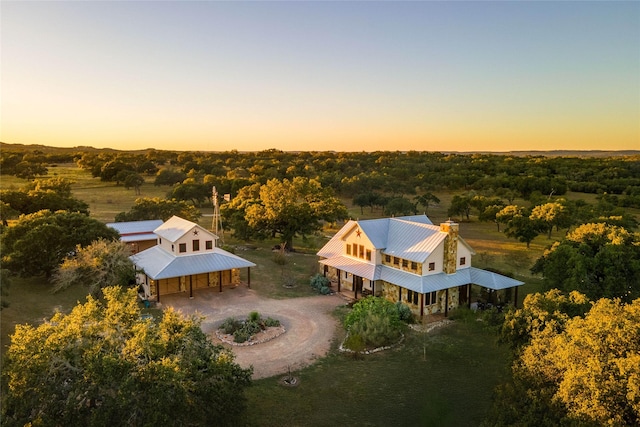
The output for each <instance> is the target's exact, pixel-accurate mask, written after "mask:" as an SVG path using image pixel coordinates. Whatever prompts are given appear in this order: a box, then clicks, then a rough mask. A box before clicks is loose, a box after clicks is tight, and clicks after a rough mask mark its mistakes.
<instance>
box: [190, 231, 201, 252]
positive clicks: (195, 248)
mask: <svg viewBox="0 0 640 427" xmlns="http://www.w3.org/2000/svg"><path fill="white" fill-rule="evenodd" d="M196 231H198V230H196ZM192 242H193V251H194V252H196V251H199V250H200V240H193V241H192Z"/></svg>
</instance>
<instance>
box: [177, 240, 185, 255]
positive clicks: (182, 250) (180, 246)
mask: <svg viewBox="0 0 640 427" xmlns="http://www.w3.org/2000/svg"><path fill="white" fill-rule="evenodd" d="M178 252H180V253H181V254H183V253H185V252H187V244H186V243H180V244H178Z"/></svg>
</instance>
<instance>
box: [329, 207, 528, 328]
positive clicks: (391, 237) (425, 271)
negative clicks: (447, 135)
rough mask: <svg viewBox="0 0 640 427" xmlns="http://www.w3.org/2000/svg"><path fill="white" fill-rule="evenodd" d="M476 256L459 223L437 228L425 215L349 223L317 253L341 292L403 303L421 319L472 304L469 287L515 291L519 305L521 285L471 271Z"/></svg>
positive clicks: (500, 277) (492, 273) (515, 281)
mask: <svg viewBox="0 0 640 427" xmlns="http://www.w3.org/2000/svg"><path fill="white" fill-rule="evenodd" d="M474 254H475V252H474V251H473V249H472V248H471V247H470V246H469V245H468V244H467V243H466V242H465V241H464V239H462V238H461V237H460V236H459V225H458V224H457V223H455V222H452V221H446V222H444V223H442V224H440V225H439V226H436V225H433V223H432V222H431V220H430V219H429V218H428V217H427V216H426V215H414V216H406V217H397V218H380V219H372V220H362V221H356V220H350V221H348V222H347V223H346V224H345V225H344V226H343V227H342V228H341V229H340V230H339V231H338V232H337V233H336V234H335V235H334V236H333V237H332V238H331V239H330V240H329V242H327V244H326V245H325V246H324V247H323V248H322V249H320V251H318V253H317V255H318V256H319V257H320V260H319V263H320V265H321V266H322V270H321V271H322V272H323V274H324V276H325V277H327V278H329V279H331V281H332V282H333V283H336V282H337V287H338V291H339V292H340V291H341V290H343V289H344V290H348V291H351V292H353V293H354V296H355V298H356V299H358V298H359V297H361V296H365V295H369V294H371V295H376V296H384V297H385V298H387V299H388V300H390V301H392V302H396V301H402V302H403V303H405V304H407V305H408V306H409V307H410V308H411V310H412V312H413V313H414V314H416V315H419V316H423V315H425V314H434V313H444V314H445V315H447V314H448V312H449V310H450V309H452V308H455V307H458V306H459V305H463V304H465V305H469V306H470V305H471V286H472V285H478V286H481V287H484V288H486V289H488V290H490V291H499V290H503V289H508V288H514V289H515V297H514V298H513V300H514V301H517V289H518V286H521V285H523V284H524V282H521V281H519V280H515V279H512V278H509V277H506V276H503V275H501V274H497V273H494V272H490V271H486V270H482V269H479V268H475V267H472V266H471V257H472V256H473V255H474Z"/></svg>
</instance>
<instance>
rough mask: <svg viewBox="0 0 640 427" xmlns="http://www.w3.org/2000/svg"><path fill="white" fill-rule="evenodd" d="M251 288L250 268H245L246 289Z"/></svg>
mask: <svg viewBox="0 0 640 427" xmlns="http://www.w3.org/2000/svg"><path fill="white" fill-rule="evenodd" d="M250 287H251V267H247V288H250Z"/></svg>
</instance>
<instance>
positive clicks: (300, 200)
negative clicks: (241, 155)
mask: <svg viewBox="0 0 640 427" xmlns="http://www.w3.org/2000/svg"><path fill="white" fill-rule="evenodd" d="M221 210H222V212H223V215H224V216H225V220H226V221H227V222H228V223H231V224H232V226H233V227H234V229H235V230H236V231H243V232H245V233H246V237H253V238H258V239H264V238H268V237H276V236H280V238H281V241H282V242H283V243H284V244H286V247H287V248H288V249H292V248H293V247H292V241H293V237H294V236H296V235H302V236H306V235H309V234H312V233H314V232H316V231H317V230H319V229H320V228H321V226H322V223H321V221H328V222H334V221H337V220H339V219H344V218H346V217H347V215H348V214H347V209H346V207H345V206H344V205H343V204H342V202H340V200H338V199H337V198H336V197H334V196H333V194H332V192H331V190H330V189H325V188H322V186H321V185H320V183H319V182H318V181H316V180H313V179H311V180H310V179H306V178H300V177H298V178H294V179H293V180H291V181H290V180H288V179H284V180H282V181H279V180H277V179H270V180H269V181H267V183H266V184H263V185H258V184H255V185H253V186H250V187H245V189H243V191H240V192H239V193H238V195H237V196H236V197H235V198H234V199H233V200H232V201H231V203H228V204H226V205H223V207H222V208H221Z"/></svg>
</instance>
